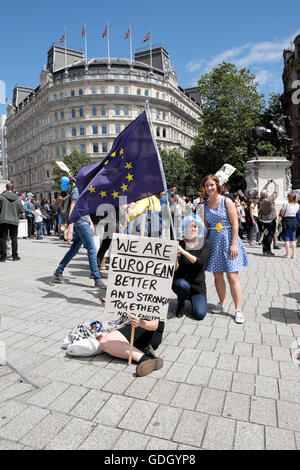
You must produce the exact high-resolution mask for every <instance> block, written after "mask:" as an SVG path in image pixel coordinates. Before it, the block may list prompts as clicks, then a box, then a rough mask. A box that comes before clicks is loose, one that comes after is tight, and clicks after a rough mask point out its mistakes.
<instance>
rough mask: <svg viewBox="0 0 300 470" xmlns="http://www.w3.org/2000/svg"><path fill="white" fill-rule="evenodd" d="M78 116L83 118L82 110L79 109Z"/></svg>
mask: <svg viewBox="0 0 300 470" xmlns="http://www.w3.org/2000/svg"><path fill="white" fill-rule="evenodd" d="M79 116H80V117H83V109H82V108H80V109H79Z"/></svg>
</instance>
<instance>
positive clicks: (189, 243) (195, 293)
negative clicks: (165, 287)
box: [172, 215, 210, 320]
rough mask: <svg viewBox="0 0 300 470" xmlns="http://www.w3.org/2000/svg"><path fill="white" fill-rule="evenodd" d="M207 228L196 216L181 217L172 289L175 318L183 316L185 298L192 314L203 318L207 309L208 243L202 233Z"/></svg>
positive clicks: (200, 318)
mask: <svg viewBox="0 0 300 470" xmlns="http://www.w3.org/2000/svg"><path fill="white" fill-rule="evenodd" d="M205 233H206V228H205V226H204V224H203V222H202V220H201V219H200V217H198V216H197V215H192V216H188V217H185V218H184V219H183V235H184V239H183V240H181V241H180V242H179V247H178V257H177V261H176V267H175V275H174V281H173V285H172V289H173V291H174V292H175V294H176V295H177V298H178V306H177V310H176V317H178V318H180V317H182V316H183V315H184V311H185V301H186V300H187V299H190V300H191V304H192V315H193V317H194V318H195V319H196V320H203V318H204V317H205V315H206V311H207V301H206V282H205V270H204V269H205V266H206V264H207V260H208V257H209V252H210V242H209V241H208V240H207V239H206V240H204V236H205Z"/></svg>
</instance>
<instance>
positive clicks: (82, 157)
mask: <svg viewBox="0 0 300 470" xmlns="http://www.w3.org/2000/svg"><path fill="white" fill-rule="evenodd" d="M62 162H63V163H65V164H66V165H67V167H68V168H69V169H70V171H71V173H72V174H73V175H74V176H76V175H77V173H78V171H79V170H80V168H82V167H83V166H86V165H90V163H92V159H91V158H90V157H89V156H88V155H87V154H86V153H84V152H78V150H72V152H71V153H70V154H69V155H64V156H63V159H62ZM52 168H53V179H54V181H55V185H54V187H53V189H56V190H59V189H60V185H61V182H60V179H61V178H62V176H67V174H66V172H65V171H63V170H61V169H60V168H59V166H58V165H57V163H55V161H52Z"/></svg>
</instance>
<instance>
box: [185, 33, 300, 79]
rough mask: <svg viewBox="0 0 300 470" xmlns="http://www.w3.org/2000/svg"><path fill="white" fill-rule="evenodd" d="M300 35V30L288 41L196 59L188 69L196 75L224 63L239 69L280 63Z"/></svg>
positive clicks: (231, 50) (247, 45) (262, 44)
mask: <svg viewBox="0 0 300 470" xmlns="http://www.w3.org/2000/svg"><path fill="white" fill-rule="evenodd" d="M299 33H300V30H298V31H296V32H295V33H294V34H292V35H291V36H289V37H288V38H286V39H282V40H276V41H273V42H272V41H262V42H258V43H247V44H244V45H242V46H238V47H233V48H231V49H227V50H225V51H223V52H221V53H220V54H218V55H216V56H213V57H212V58H211V59H209V60H207V59H203V58H200V59H196V60H193V61H190V62H188V64H187V65H186V68H187V70H188V71H189V72H191V73H194V72H196V71H199V70H201V72H202V73H206V72H209V71H210V70H211V69H212V68H214V67H216V66H217V65H219V64H220V63H222V62H223V61H225V62H232V63H234V64H236V65H237V66H238V67H247V68H248V67H250V66H252V67H253V66H256V67H257V66H261V65H263V64H271V63H274V64H275V63H278V62H280V61H281V60H282V53H283V50H284V49H286V48H288V47H290V45H291V43H292V41H293V39H294V38H295V37H296V36H297V35H298V34H299ZM260 78H261V80H265V79H266V71H265V74H263V73H261V76H260Z"/></svg>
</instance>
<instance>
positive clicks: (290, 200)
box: [288, 193, 297, 204]
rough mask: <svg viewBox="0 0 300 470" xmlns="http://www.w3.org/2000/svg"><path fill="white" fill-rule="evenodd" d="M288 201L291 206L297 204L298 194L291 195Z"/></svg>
mask: <svg viewBox="0 0 300 470" xmlns="http://www.w3.org/2000/svg"><path fill="white" fill-rule="evenodd" d="M288 201H289V204H296V202H297V199H296V193H290V194H289V195H288Z"/></svg>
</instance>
